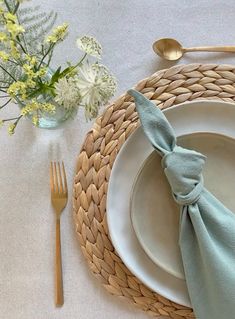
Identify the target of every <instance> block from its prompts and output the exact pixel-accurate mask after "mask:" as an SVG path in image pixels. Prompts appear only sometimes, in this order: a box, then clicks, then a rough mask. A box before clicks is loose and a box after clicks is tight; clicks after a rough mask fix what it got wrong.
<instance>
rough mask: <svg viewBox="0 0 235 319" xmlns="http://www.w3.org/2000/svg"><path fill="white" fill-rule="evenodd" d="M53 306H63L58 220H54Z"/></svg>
mask: <svg viewBox="0 0 235 319" xmlns="http://www.w3.org/2000/svg"><path fill="white" fill-rule="evenodd" d="M55 293H56V295H55V304H56V306H57V307H60V306H62V305H63V304H64V295H63V279H62V258H61V240H60V218H58V217H57V218H56V264H55Z"/></svg>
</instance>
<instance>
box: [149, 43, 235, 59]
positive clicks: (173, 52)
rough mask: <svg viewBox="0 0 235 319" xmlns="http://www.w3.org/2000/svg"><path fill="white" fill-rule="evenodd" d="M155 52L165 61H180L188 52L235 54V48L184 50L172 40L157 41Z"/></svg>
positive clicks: (210, 47) (217, 47)
mask: <svg viewBox="0 0 235 319" xmlns="http://www.w3.org/2000/svg"><path fill="white" fill-rule="evenodd" d="M153 50H154V52H155V53H156V54H158V55H159V56H160V57H162V58H163V59H165V60H170V61H176V60H179V59H180V58H181V57H182V56H183V54H184V53H186V52H195V51H196V52H199V51H204V52H234V53H235V46H206V47H191V48H184V47H182V45H181V44H180V43H179V42H178V41H176V40H175V39H171V38H164V39H160V40H157V41H156V42H154V44H153Z"/></svg>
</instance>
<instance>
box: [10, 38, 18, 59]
mask: <svg viewBox="0 0 235 319" xmlns="http://www.w3.org/2000/svg"><path fill="white" fill-rule="evenodd" d="M10 50H11V56H12V57H13V58H14V59H18V58H20V52H19V50H18V49H17V47H16V45H15V42H14V41H10Z"/></svg>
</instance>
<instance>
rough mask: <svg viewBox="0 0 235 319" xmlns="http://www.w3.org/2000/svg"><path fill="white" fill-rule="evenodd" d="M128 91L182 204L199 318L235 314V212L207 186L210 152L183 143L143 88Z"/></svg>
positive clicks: (184, 244)
mask: <svg viewBox="0 0 235 319" xmlns="http://www.w3.org/2000/svg"><path fill="white" fill-rule="evenodd" d="M128 93H129V94H130V95H132V96H133V97H134V98H135V103H136V108H137V112H138V114H139V117H140V120H141V123H142V127H143V130H144V132H145V134H146V136H147V138H148V139H149V141H150V142H151V144H152V145H153V147H154V148H155V150H156V151H157V152H158V153H159V154H160V155H161V156H162V167H163V170H164V172H165V175H166V177H167V179H168V182H169V184H170V186H171V189H172V194H173V197H174V199H175V201H176V202H177V203H178V204H179V205H180V206H181V218H180V225H179V227H180V237H179V245H180V250H181V256H182V261H183V266H184V272H185V278H186V283H187V287H188V291H189V296H190V299H191V303H192V307H193V309H194V312H195V315H196V318H198V319H228V318H230V319H232V318H235V215H234V214H233V213H232V212H231V211H230V210H229V209H227V208H226V207H225V206H224V205H223V204H222V203H221V202H220V201H219V200H217V199H216V198H215V197H214V196H213V195H212V194H211V193H210V192H209V191H207V190H206V189H205V188H204V186H203V177H202V169H203V165H204V163H205V160H206V158H205V156H204V155H202V154H200V153H198V152H195V151H193V150H188V149H185V148H182V147H180V146H177V144H176V137H175V134H174V131H173V129H172V127H171V125H170V124H169V122H168V121H167V119H166V117H165V116H164V114H163V113H162V112H161V111H160V109H158V108H157V107H156V106H155V104H154V103H153V102H151V101H150V100H148V99H147V98H146V97H145V96H144V95H142V94H141V93H139V92H137V91H135V90H129V91H128ZM234 169H235V159H234ZM215 174H219V172H218V171H215ZM234 195H235V190H234Z"/></svg>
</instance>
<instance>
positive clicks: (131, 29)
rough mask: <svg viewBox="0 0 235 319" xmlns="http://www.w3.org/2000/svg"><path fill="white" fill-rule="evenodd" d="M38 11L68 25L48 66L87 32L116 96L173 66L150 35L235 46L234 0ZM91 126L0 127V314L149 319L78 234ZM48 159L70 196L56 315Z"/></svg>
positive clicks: (87, 3)
mask: <svg viewBox="0 0 235 319" xmlns="http://www.w3.org/2000/svg"><path fill="white" fill-rule="evenodd" d="M32 2H33V3H35V4H37V1H36V0H33V1H32ZM41 5H42V7H43V9H44V10H49V9H55V10H57V11H58V13H59V17H58V23H60V22H62V21H67V22H69V24H70V36H69V37H68V38H67V39H66V42H65V43H64V44H61V47H60V49H59V50H57V52H56V54H55V56H54V62H53V63H54V66H56V65H58V64H62V63H64V62H65V61H67V60H71V61H76V60H77V59H78V55H79V51H78V49H77V48H76V46H75V39H76V37H77V36H80V35H83V34H91V35H93V36H95V37H96V38H97V39H98V40H99V41H100V42H101V43H102V45H103V47H104V56H103V63H104V64H106V65H107V66H109V68H110V69H111V70H112V71H113V73H114V74H115V75H116V77H117V78H118V82H119V84H118V90H117V93H116V96H118V95H119V94H121V93H122V92H123V91H125V90H126V89H128V88H130V87H132V86H133V85H134V84H135V83H137V82H138V81H139V80H141V79H142V78H145V77H147V76H149V75H150V74H152V73H154V72H156V71H157V70H159V69H163V68H168V67H170V66H172V65H174V64H175V63H173V62H165V61H163V60H161V59H160V58H159V57H157V56H155V55H154V53H153V51H152V49H151V46H152V43H153V42H154V40H156V39H159V38H163V37H174V38H176V39H178V40H179V41H180V42H182V43H183V44H184V45H185V46H196V45H224V44H228V45H229V44H235V43H234V30H235V14H234V12H235V10H234V9H235V3H234V1H233V0H228V1H226V2H224V1H222V0H221V1H219V0H197V1H194V0H181V1H178V0H169V1H165V0H158V1H156V0H148V1H141V0H137V1H136V0H120V1H115V0H80V1H77V0H66V1H64V0H51V1H47V0H43V1H41ZM234 61H235V55H233V54H216V53H215V54H213V53H212V54H211V53H190V54H188V55H186V56H185V57H184V58H183V59H182V60H181V61H180V62H178V64H179V63H180V64H182V63H197V62H200V63H226V64H231V63H234ZM91 126H92V122H88V123H86V121H85V119H84V116H83V112H82V111H79V114H78V117H77V118H76V119H75V120H74V121H73V122H72V123H71V124H70V125H69V126H67V127H66V128H65V129H63V130H56V131H46V130H40V129H36V128H33V127H32V126H31V124H30V122H28V121H26V120H25V121H22V123H20V125H19V127H18V129H17V132H16V134H15V135H14V136H12V137H8V135H7V133H6V132H5V130H4V128H3V129H1V132H0V154H1V155H0V156H1V161H0V174H1V178H0V190H1V196H0V220H1V223H0V260H1V262H0V318H7V319H32V318H36V319H44V318H47V319H53V318H57V319H60V318H61V319H62V318H63V319H73V318H80V319H89V318H94V316H95V317H96V319H103V318H104V315H105V316H106V318H112V319H115V318H120V317H121V316H122V318H125V319H131V318H133V319H134V318H135V319H144V318H147V317H148V316H147V315H146V314H145V313H143V312H141V311H139V310H136V309H135V308H134V307H133V306H131V305H129V304H127V303H126V302H123V300H119V299H118V298H116V297H113V296H111V295H109V294H108V293H107V292H106V291H105V290H104V288H103V287H102V286H101V285H100V283H99V282H98V281H97V280H96V279H95V278H94V277H93V275H91V274H90V272H89V270H88V268H87V264H86V261H85V259H84V257H83V255H82V253H81V250H80V247H79V243H78V241H77V238H76V235H75V230H74V225H73V218H72V204H71V194H72V185H73V178H74V173H75V163H76V157H77V155H78V153H79V149H80V147H81V144H82V142H83V140H84V137H85V135H86V132H87V131H88V130H89V129H90V128H91ZM55 159H56V160H60V159H64V161H65V164H66V170H67V176H68V184H69V194H70V197H69V198H70V200H69V204H68V206H67V208H66V210H65V211H64V213H63V215H62V220H61V222H62V225H61V231H62V250H63V274H64V294H65V304H64V306H63V307H62V308H60V309H57V308H55V306H54V250H53V248H54V236H55V234H54V230H55V225H54V224H55V220H54V214H53V210H52V207H51V204H50V198H49V194H50V193H49V162H50V160H55Z"/></svg>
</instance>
